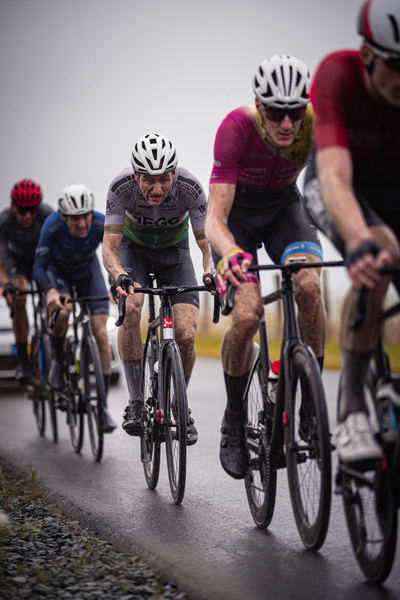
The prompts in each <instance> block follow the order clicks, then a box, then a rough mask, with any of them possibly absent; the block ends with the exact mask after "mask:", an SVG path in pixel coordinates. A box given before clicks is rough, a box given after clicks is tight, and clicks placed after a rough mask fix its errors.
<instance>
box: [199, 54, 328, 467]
mask: <svg viewBox="0 0 400 600" xmlns="http://www.w3.org/2000/svg"><path fill="white" fill-rule="evenodd" d="M308 80H309V71H308V67H307V65H306V64H305V63H304V62H302V61H300V60H298V59H296V58H294V57H293V56H278V55H275V56H273V57H272V58H271V59H270V60H264V61H263V62H262V63H261V64H260V65H259V67H258V69H257V71H256V73H255V75H254V77H253V90H254V93H255V96H256V98H255V107H251V106H246V107H241V108H237V109H236V110H233V111H232V112H231V113H229V114H228V116H227V117H226V118H225V119H224V120H223V121H222V123H221V125H220V127H219V129H218V131H217V135H216V139H215V146H214V166H213V170H212V174H211V179H210V196H209V204H208V211H207V219H206V236H207V239H208V240H209V242H210V244H211V246H212V254H213V260H214V264H215V265H217V269H216V270H217V274H218V275H217V276H218V285H219V287H220V290H221V292H222V294H225V291H226V288H227V284H230V285H233V286H235V287H236V288H237V290H236V294H235V301H234V307H233V310H232V315H231V320H230V324H229V327H228V329H227V331H226V333H225V335H224V338H223V340H222V344H221V358H222V365H223V369H224V378H225V386H226V391H227V398H228V401H227V407H226V410H225V413H224V417H223V419H222V429H221V433H222V436H221V445H220V460H221V464H222V466H223V468H224V469H225V471H227V473H228V474H229V475H231V476H232V477H234V478H236V479H241V478H244V477H245V476H246V473H247V470H248V452H247V449H246V446H245V439H244V419H245V412H244V406H243V393H244V390H245V386H246V382H247V378H248V374H249V370H250V366H251V361H252V356H253V336H254V334H255V333H256V331H257V329H258V325H259V322H260V319H261V317H262V315H263V312H264V311H263V303H262V299H261V294H260V287H259V283H258V279H257V277H256V275H255V274H254V273H252V272H251V263H252V261H253V259H254V255H255V252H256V250H255V246H256V244H259V243H260V242H262V243H263V244H264V246H265V249H266V251H267V253H268V254H269V256H270V258H271V259H272V260H273V261H274V263H276V264H280V263H286V262H287V261H288V260H289V259H292V258H293V259H297V258H302V257H304V258H305V259H306V260H307V261H312V262H316V261H320V260H321V259H322V250H321V246H320V243H319V241H318V237H317V233H316V229H315V227H313V226H311V224H310V221H309V219H308V217H307V214H306V212H305V209H304V205H303V198H302V196H301V195H300V192H299V190H298V188H297V186H296V179H297V177H298V175H299V173H300V171H301V170H302V168H303V167H304V165H305V161H306V158H307V154H308V151H309V148H310V143H311V131H312V125H313V117H312V111H311V107H308V106H307V104H308V97H307V92H306V88H307V83H308ZM241 261H242V262H241ZM249 268H250V271H249ZM319 276H320V274H319V270H318V271H317V270H314V269H313V270H311V269H309V270H306V269H305V270H303V271H299V273H298V274H297V275H295V276H294V280H295V292H296V301H297V305H298V313H299V326H300V331H301V335H302V338H303V340H304V342H305V343H306V344H309V345H310V346H311V347H312V348H313V350H314V352H315V355H316V356H317V357H318V361H319V363H320V366H321V368H322V364H323V356H324V350H325V343H326V315H325V310H324V306H323V303H322V297H321V289H320V280H319Z"/></svg>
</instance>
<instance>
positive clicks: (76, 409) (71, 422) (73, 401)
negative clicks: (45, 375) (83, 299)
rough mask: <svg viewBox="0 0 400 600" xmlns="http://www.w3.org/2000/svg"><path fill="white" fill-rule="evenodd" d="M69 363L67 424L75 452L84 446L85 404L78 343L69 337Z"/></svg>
mask: <svg viewBox="0 0 400 600" xmlns="http://www.w3.org/2000/svg"><path fill="white" fill-rule="evenodd" d="M66 363H67V392H68V396H67V399H68V406H67V424H68V427H69V434H70V438H71V443H72V447H73V449H74V450H75V452H80V451H81V450H82V446H83V432H84V422H83V416H84V412H85V410H84V409H85V406H84V403H83V400H82V394H81V390H80V388H79V386H80V385H81V381H80V362H79V363H78V361H77V360H76V343H75V342H74V341H73V340H71V338H69V339H68V340H67V349H66Z"/></svg>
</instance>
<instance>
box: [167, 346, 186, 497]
mask: <svg viewBox="0 0 400 600" xmlns="http://www.w3.org/2000/svg"><path fill="white" fill-rule="evenodd" d="M162 356H163V359H162V362H163V364H162V369H161V374H162V380H161V386H162V400H161V402H162V409H163V416H164V422H165V425H164V428H165V451H166V454H167V466H168V479H169V486H170V489H171V494H172V498H173V500H174V502H175V504H180V503H181V502H182V500H183V496H184V494H185V483H186V440H187V431H186V424H187V400H186V385H185V378H184V375H183V367H182V361H181V356H180V353H179V348H178V346H177V344H176V343H175V342H174V341H169V342H168V343H167V346H166V348H165V349H164V351H163V354H162Z"/></svg>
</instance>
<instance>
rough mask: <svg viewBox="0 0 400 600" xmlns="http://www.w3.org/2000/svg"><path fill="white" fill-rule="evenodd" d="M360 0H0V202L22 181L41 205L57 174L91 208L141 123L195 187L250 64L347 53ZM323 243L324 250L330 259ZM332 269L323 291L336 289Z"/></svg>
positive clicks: (246, 87)
mask: <svg viewBox="0 0 400 600" xmlns="http://www.w3.org/2000/svg"><path fill="white" fill-rule="evenodd" d="M361 4H362V2H361V0H335V1H334V2H332V0H302V1H301V2H299V1H298V0H276V1H274V2H272V1H271V0H246V1H241V2H239V0H202V1H200V2H192V1H191V0H186V1H184V0H163V1H161V0H153V1H149V2H145V1H140V2H139V1H137V0H112V1H108V0H69V1H68V2H60V1H59V0H0V56H1V113H0V119H1V156H0V173H1V177H0V192H1V193H0V209H1V210H2V209H3V208H5V207H6V206H7V205H8V204H9V194H10V189H11V187H12V185H13V184H14V183H15V182H16V181H18V180H20V179H22V178H26V177H27V178H32V179H34V180H35V181H37V182H38V183H40V185H41V186H42V188H43V192H44V201H45V202H47V203H49V204H51V205H52V206H53V207H54V208H56V206H57V198H58V194H59V192H60V190H61V189H62V188H63V187H64V186H65V185H66V184H67V183H70V182H72V181H80V182H83V183H85V184H86V185H87V186H89V187H90V188H91V189H92V191H93V192H94V194H95V198H96V208H97V209H98V210H99V211H102V212H104V211H105V198H106V194H107V189H108V186H109V184H110V182H111V180H112V178H113V177H114V176H115V175H116V174H117V173H118V172H119V171H120V170H122V169H123V168H124V167H126V166H128V165H129V164H130V152H131V147H132V145H133V143H134V142H136V140H137V139H138V138H139V137H140V136H141V135H143V134H145V133H149V132H158V133H162V134H164V135H166V136H167V137H169V138H170V139H171V140H172V141H173V143H174V144H175V146H176V148H177V151H178V157H179V163H180V164H181V165H182V166H184V167H186V168H187V169H189V170H190V171H191V172H192V173H193V174H194V175H196V176H197V177H198V178H199V179H200V181H201V183H202V185H203V187H204V188H205V190H206V192H207V193H208V182H209V176H210V172H211V167H212V160H213V143H214V137H215V133H216V130H217V128H218V126H219V124H220V122H221V120H222V119H223V118H224V117H225V116H226V114H227V113H228V112H229V111H231V110H233V109H234V108H236V107H238V106H242V105H246V104H253V103H254V95H253V92H252V88H251V78H252V75H253V73H254V72H255V70H256V68H257V66H258V64H259V63H260V62H261V61H262V60H263V59H264V58H269V57H271V56H272V55H273V54H293V55H294V56H296V57H298V58H300V59H302V60H304V61H305V62H306V63H307V64H308V65H309V67H310V69H311V72H312V73H313V72H314V71H315V68H316V66H317V65H318V63H319V62H320V60H321V59H322V58H323V57H324V56H325V55H326V54H327V53H329V52H331V51H333V50H336V49H341V48H357V47H358V46H359V44H360V40H359V37H358V35H357V34H356V20H357V15H358V11H359V8H360V6H361ZM190 239H191V246H192V248H193V257H194V262H195V267H196V272H197V275H198V276H199V277H200V276H201V275H202V269H201V258H200V252H199V251H198V250H197V248H196V246H195V242H194V238H193V236H192V234H191V238H190ZM323 245H324V250H325V258H326V259H329V260H332V259H336V258H338V255H337V253H336V252H335V251H334V250H333V249H332V246H331V245H330V243H329V242H327V241H325V240H324V241H323ZM264 257H265V254H263V255H261V258H260V260H263V259H264ZM338 271H339V270H336V272H335V275H334V276H333V275H332V276H331V277H330V281H331V282H332V284H331V287H332V293H333V294H334V295H335V296H338V295H339V296H341V295H342V293H343V290H344V289H345V288H346V287H347V278H346V276H345V275H344V274H339V272H338Z"/></svg>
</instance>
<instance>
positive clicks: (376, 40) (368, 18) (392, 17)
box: [358, 0, 400, 59]
mask: <svg viewBox="0 0 400 600" xmlns="http://www.w3.org/2000/svg"><path fill="white" fill-rule="evenodd" d="M358 33H359V34H360V35H362V36H363V37H364V38H365V41H366V43H367V45H369V46H370V47H371V49H372V50H373V52H374V53H375V54H377V55H378V56H381V57H382V58H385V59H388V58H392V57H393V58H399V57H400V2H399V0H368V1H367V2H365V3H364V4H363V6H362V8H361V10H360V14H359V17H358Z"/></svg>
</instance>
